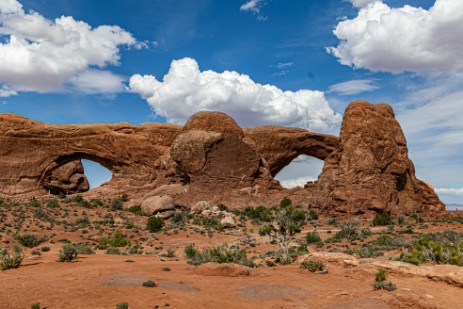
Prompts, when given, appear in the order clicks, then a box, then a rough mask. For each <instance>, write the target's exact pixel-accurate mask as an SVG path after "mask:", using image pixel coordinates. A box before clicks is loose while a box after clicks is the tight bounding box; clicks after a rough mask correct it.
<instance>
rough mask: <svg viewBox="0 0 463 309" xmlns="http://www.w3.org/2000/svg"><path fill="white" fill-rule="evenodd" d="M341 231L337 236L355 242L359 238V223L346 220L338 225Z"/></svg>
mask: <svg viewBox="0 0 463 309" xmlns="http://www.w3.org/2000/svg"><path fill="white" fill-rule="evenodd" d="M340 227H341V231H339V232H338V233H339V236H340V237H341V238H347V239H348V240H355V239H358V238H359V229H360V222H359V221H356V220H348V221H345V222H343V223H341V225H340Z"/></svg>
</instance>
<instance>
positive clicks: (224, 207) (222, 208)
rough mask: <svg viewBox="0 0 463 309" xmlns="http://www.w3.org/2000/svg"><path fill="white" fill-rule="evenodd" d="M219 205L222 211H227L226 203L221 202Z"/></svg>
mask: <svg viewBox="0 0 463 309" xmlns="http://www.w3.org/2000/svg"><path fill="white" fill-rule="evenodd" d="M218 207H219V210H220V211H227V210H228V207H227V205H225V204H219V205H218Z"/></svg>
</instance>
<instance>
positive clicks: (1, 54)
mask: <svg viewBox="0 0 463 309" xmlns="http://www.w3.org/2000/svg"><path fill="white" fill-rule="evenodd" d="M145 44H146V43H143V42H138V41H137V40H136V39H135V38H134V37H133V36H132V34H130V33H129V32H127V31H125V30H124V29H122V28H120V27H118V26H106V25H103V26H99V27H96V28H92V27H91V26H90V25H88V24H87V23H85V22H83V21H77V20H75V19H74V18H73V17H70V16H62V17H60V18H56V19H55V20H50V19H47V18H45V17H43V16H42V15H40V14H39V13H37V12H28V13H26V12H25V11H24V9H23V8H22V5H21V4H20V3H19V2H18V1H16V0H1V1H0V83H3V84H5V85H8V86H9V87H11V88H12V89H14V90H15V91H39V92H46V91H54V90H56V89H58V88H60V87H61V85H62V84H63V83H65V82H66V81H68V80H70V79H73V78H76V77H77V78H78V76H80V78H82V76H85V73H83V72H85V71H86V70H87V69H89V68H91V69H93V70H97V69H101V68H104V67H106V66H109V65H118V64H119V58H120V55H119V51H120V47H121V46H127V47H133V48H142V47H143V46H145ZM79 74H81V75H79ZM82 74H84V75H82ZM103 75H105V76H107V77H109V76H110V74H109V72H107V73H103V74H102V75H100V76H103ZM87 76H88V74H87ZM93 88H94V89H95V90H96V87H93ZM106 89H107V88H106Z"/></svg>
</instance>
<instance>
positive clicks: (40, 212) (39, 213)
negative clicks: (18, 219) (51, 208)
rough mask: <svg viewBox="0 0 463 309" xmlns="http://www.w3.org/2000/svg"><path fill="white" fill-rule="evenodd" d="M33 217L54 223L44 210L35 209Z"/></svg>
mask: <svg viewBox="0 0 463 309" xmlns="http://www.w3.org/2000/svg"><path fill="white" fill-rule="evenodd" d="M32 216H33V217H34V218H35V219H37V220H42V221H52V220H51V218H50V216H49V215H48V214H47V213H46V212H45V211H44V210H43V209H42V208H36V209H34V211H33V212H32Z"/></svg>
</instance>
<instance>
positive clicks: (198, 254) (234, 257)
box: [184, 244, 254, 267]
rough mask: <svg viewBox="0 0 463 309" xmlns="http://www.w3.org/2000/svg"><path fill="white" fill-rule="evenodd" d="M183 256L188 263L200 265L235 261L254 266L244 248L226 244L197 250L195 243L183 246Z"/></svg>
mask: <svg viewBox="0 0 463 309" xmlns="http://www.w3.org/2000/svg"><path fill="white" fill-rule="evenodd" d="M184 253H185V257H186V258H187V259H188V263H189V264H192V265H200V264H204V263H209V262H213V263H235V264H241V265H245V266H250V267H254V263H253V262H252V260H250V259H248V258H247V255H246V250H243V249H237V248H229V247H228V245H227V244H223V245H221V246H215V247H213V248H211V249H204V250H202V251H199V250H198V249H197V248H196V246H195V245H188V246H186V247H185V251H184Z"/></svg>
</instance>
